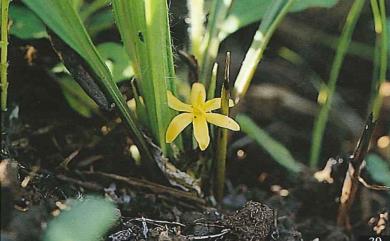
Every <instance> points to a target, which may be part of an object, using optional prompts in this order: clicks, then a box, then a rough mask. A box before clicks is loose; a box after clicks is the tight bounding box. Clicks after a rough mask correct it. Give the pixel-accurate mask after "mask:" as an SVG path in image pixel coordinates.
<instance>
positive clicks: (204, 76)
mask: <svg viewBox="0 0 390 241" xmlns="http://www.w3.org/2000/svg"><path fill="white" fill-rule="evenodd" d="M231 4H232V0H214V1H213V3H212V8H211V13H210V18H209V21H208V22H209V23H208V25H207V31H206V34H205V36H204V39H203V41H202V46H201V52H202V53H203V56H202V58H201V59H199V60H198V61H199V66H200V79H199V81H200V82H201V83H203V84H205V86H208V84H209V82H210V79H211V74H212V73H211V72H212V68H213V63H214V62H215V59H216V58H217V55H218V49H219V45H220V44H221V40H220V39H219V36H218V35H219V33H220V28H221V25H222V22H223V21H224V20H225V17H226V15H227V14H228V10H229V8H230V6H231Z"/></svg>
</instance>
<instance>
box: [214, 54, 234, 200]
mask: <svg viewBox="0 0 390 241" xmlns="http://www.w3.org/2000/svg"><path fill="white" fill-rule="evenodd" d="M229 75H230V52H227V53H226V60H225V76H224V82H223V85H222V90H221V114H222V115H225V116H229ZM227 139H228V130H227V129H225V128H219V129H218V134H217V158H216V159H217V163H216V182H215V187H216V189H215V193H216V198H217V201H218V202H221V201H222V199H223V193H224V185H225V170H226V153H227V144H228V142H227Z"/></svg>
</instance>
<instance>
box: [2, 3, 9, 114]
mask: <svg viewBox="0 0 390 241" xmlns="http://www.w3.org/2000/svg"><path fill="white" fill-rule="evenodd" d="M8 8H9V0H1V61H0V62H1V63H0V65H1V110H2V111H6V110H7V92H8V81H7V68H8V62H7V54H8Z"/></svg>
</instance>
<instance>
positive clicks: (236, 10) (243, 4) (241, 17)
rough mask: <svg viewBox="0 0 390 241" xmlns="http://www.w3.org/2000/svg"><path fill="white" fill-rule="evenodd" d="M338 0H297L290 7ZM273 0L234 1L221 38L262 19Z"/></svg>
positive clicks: (326, 4)
mask: <svg viewBox="0 0 390 241" xmlns="http://www.w3.org/2000/svg"><path fill="white" fill-rule="evenodd" d="M337 1H338V0H296V1H295V3H294V5H293V6H292V7H291V8H290V12H298V11H302V10H304V9H306V8H310V7H328V8H329V7H332V6H333V5H335V4H336V3H337ZM272 2H273V1H269V0H245V1H234V2H233V5H232V8H231V10H230V13H229V15H228V17H227V18H226V20H225V22H224V24H223V26H222V33H221V35H220V38H221V39H224V38H225V37H227V36H228V35H229V34H231V33H234V32H235V31H237V30H238V29H240V28H242V27H245V26H247V25H249V24H251V23H254V22H258V21H260V20H261V19H262V18H263V17H264V15H265V13H266V11H267V8H268V7H269V6H270V5H271V4H272Z"/></svg>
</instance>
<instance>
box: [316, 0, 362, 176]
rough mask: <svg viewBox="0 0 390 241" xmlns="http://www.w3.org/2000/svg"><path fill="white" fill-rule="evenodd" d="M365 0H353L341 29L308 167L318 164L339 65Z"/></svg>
mask: <svg viewBox="0 0 390 241" xmlns="http://www.w3.org/2000/svg"><path fill="white" fill-rule="evenodd" d="M364 3H365V0H355V2H354V3H353V5H352V7H351V9H350V11H349V13H348V16H347V19H346V22H345V25H344V28H343V31H342V33H341V36H340V40H339V43H338V46H337V50H336V55H335V57H334V60H333V64H332V67H331V71H330V76H329V81H328V84H327V89H326V92H327V93H326V97H325V98H324V101H323V103H322V104H321V109H320V112H319V114H318V116H317V118H316V120H315V122H314V128H313V136H312V146H311V150H310V167H312V168H316V167H317V165H318V161H319V157H320V153H321V145H322V139H323V135H324V132H325V127H326V123H327V122H328V117H329V111H330V106H331V103H332V99H333V95H334V93H335V91H336V83H337V79H338V77H339V74H340V70H341V66H342V64H343V61H344V57H345V55H346V53H347V50H348V46H349V43H350V42H351V39H352V33H353V31H354V29H355V26H356V23H357V20H358V18H359V16H360V13H361V11H362V9H363V6H364Z"/></svg>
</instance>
